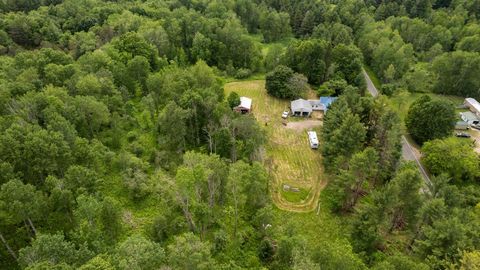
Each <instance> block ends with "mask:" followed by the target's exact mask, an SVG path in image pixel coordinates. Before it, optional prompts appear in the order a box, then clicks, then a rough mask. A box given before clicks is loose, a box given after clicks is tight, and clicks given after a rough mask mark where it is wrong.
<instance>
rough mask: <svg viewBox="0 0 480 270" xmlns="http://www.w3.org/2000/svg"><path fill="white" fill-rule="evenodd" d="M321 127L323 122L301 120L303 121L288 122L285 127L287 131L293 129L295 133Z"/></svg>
mask: <svg viewBox="0 0 480 270" xmlns="http://www.w3.org/2000/svg"><path fill="white" fill-rule="evenodd" d="M322 125H323V121H319V120H303V121H295V122H288V123H287V125H286V126H285V127H286V128H289V129H294V130H296V131H304V130H305V129H312V128H315V127H320V126H322Z"/></svg>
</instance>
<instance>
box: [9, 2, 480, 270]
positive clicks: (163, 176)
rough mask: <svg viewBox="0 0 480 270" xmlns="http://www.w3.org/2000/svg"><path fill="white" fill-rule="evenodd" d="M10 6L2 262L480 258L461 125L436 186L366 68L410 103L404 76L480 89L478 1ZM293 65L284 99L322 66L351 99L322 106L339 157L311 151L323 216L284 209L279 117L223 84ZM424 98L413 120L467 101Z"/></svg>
mask: <svg viewBox="0 0 480 270" xmlns="http://www.w3.org/2000/svg"><path fill="white" fill-rule="evenodd" d="M0 10H1V11H2V16H1V18H0V54H1V56H0V88H1V89H2V90H1V91H0V185H1V188H0V265H1V268H2V269H3V268H5V269H17V268H25V269H74V268H75V269H77V268H78V269H113V268H118V269H163V268H165V269H169V268H172V269H261V268H270V269H290V268H292V269H318V268H322V269H323V268H325V269H365V268H366V266H365V265H364V263H363V262H361V261H360V259H359V258H360V257H361V258H363V259H364V261H365V262H366V263H368V265H369V266H371V265H372V266H373V267H374V269H413V268H419V269H426V266H425V265H424V264H422V263H419V262H417V259H419V260H422V261H423V262H424V263H428V265H429V267H431V268H433V269H444V268H452V267H453V268H460V269H469V268H474V267H475V265H476V256H477V254H476V253H475V252H473V251H474V250H478V249H479V248H480V247H479V244H478V241H476V239H478V238H479V233H478V228H479V226H478V211H477V210H478V209H476V208H475V205H476V204H477V203H478V201H479V198H480V193H479V191H478V187H477V184H476V183H475V182H473V181H472V182H469V183H459V182H458V181H456V182H453V183H449V181H448V180H449V179H448V177H453V178H454V179H455V180H459V179H462V180H467V179H468V180H470V179H472V180H473V179H476V178H477V173H476V171H478V168H477V165H478V157H477V156H476V154H474V153H473V152H472V150H471V148H470V147H469V146H468V145H466V143H465V144H463V143H462V144H460V143H459V142H457V141H455V142H454V140H453V139H447V140H443V141H432V142H427V143H425V149H423V151H424V155H425V158H424V162H425V164H426V165H427V166H430V167H431V168H429V169H430V171H431V172H432V173H433V174H434V175H436V176H435V177H432V182H433V184H432V185H430V186H429V187H428V188H429V191H424V192H421V193H419V192H418V190H419V189H420V184H419V183H421V179H420V178H419V176H418V174H416V170H415V168H412V167H410V166H407V167H403V166H402V167H398V163H399V157H400V154H401V144H400V134H401V132H402V129H401V128H400V127H399V123H398V122H399V120H398V117H397V115H396V114H395V113H394V112H392V111H391V110H390V109H388V103H389V102H388V101H387V100H386V98H385V97H379V98H377V99H371V98H367V97H362V95H363V94H364V93H363V91H364V89H363V88H364V87H363V86H364V85H363V84H362V82H363V81H362V76H361V65H362V63H363V61H365V63H366V64H368V65H369V66H371V67H372V69H373V70H374V71H375V72H376V73H377V74H378V75H379V77H380V78H381V79H382V80H383V82H385V83H386V84H384V89H385V90H391V91H384V93H387V92H392V94H393V99H394V101H395V104H396V105H397V106H398V107H399V111H400V112H402V110H401V108H402V106H403V107H405V106H404V105H406V104H408V100H407V101H405V100H403V99H405V98H406V97H404V96H405V93H406V90H408V91H411V92H430V91H434V92H436V93H441V94H451V95H458V96H465V97H466V96H471V97H477V96H478V89H479V85H480V83H479V82H478V79H477V78H478V76H477V74H478V73H479V72H478V71H479V68H478V66H479V64H478V58H479V57H478V52H479V46H478V43H479V42H478V41H479V38H478V37H479V35H480V28H479V26H478V19H479V16H478V14H480V9H479V5H478V4H477V3H476V2H475V1H447V0H445V1H444V0H441V1H430V0H415V1H413V0H408V1H398V0H395V1H376V2H375V1H366V2H365V1H359V0H347V1H330V2H329V1H309V0H298V1H291V0H286V1H276V0H275V1H272V0H259V1H247V0H232V1H188V0H182V1H101V0H88V1H87V0H85V1H75V0H18V1H12V0H5V1H0ZM292 36H295V37H297V38H299V39H294V38H293V37H292ZM271 42H276V43H271ZM267 43H270V44H267ZM354 44H355V45H354ZM357 45H358V48H357V47H356V46H357ZM281 65H286V66H288V67H289V68H291V70H288V69H287V68H285V67H280V66H281ZM276 67H278V68H283V71H284V72H283V75H282V74H280V75H282V76H283V77H282V76H279V77H282V78H279V77H275V76H273V77H272V76H270V75H271V74H269V76H267V87H269V86H271V85H272V83H271V80H273V81H274V83H273V86H276V87H277V88H278V89H280V90H278V89H277V90H278V91H277V90H275V91H274V92H276V93H274V94H272V95H277V96H280V97H283V98H296V97H300V96H304V95H305V96H306V90H307V89H308V85H307V78H308V80H309V82H310V83H312V84H313V85H314V87H315V88H317V87H318V86H320V85H321V86H320V88H319V91H318V92H319V93H320V94H321V95H337V96H340V98H339V99H338V100H337V101H336V102H335V103H334V104H333V105H332V107H331V109H330V110H329V111H328V113H327V114H326V115H325V118H324V126H323V129H322V141H321V143H322V145H323V146H324V149H322V153H323V154H324V158H323V160H324V162H325V165H326V166H327V167H325V168H319V167H315V166H310V165H309V164H310V163H308V164H306V165H308V166H306V165H305V164H304V163H302V162H300V163H298V164H295V167H299V168H301V169H302V170H303V169H305V170H308V171H318V172H319V173H320V176H324V174H323V170H324V169H325V170H327V171H328V172H329V173H331V175H330V176H328V177H327V176H326V175H325V177H320V178H321V179H320V180H322V181H324V180H325V181H326V180H328V179H330V180H331V181H334V183H330V184H329V186H328V188H327V189H326V190H324V191H322V194H321V195H320V196H317V197H319V198H320V203H319V206H321V207H319V208H318V212H315V213H311V214H310V213H306V214H297V213H289V212H285V211H282V210H279V209H277V208H275V207H273V206H272V205H270V196H269V195H268V190H269V189H270V186H269V183H268V182H269V181H271V180H270V179H269V174H268V173H267V171H266V169H265V168H272V169H273V170H274V169H275V166H277V165H278V164H276V163H275V162H273V163H272V162H271V159H270V158H269V157H266V156H265V153H264V150H263V148H262V144H264V143H265V140H266V136H265V132H267V133H268V132H271V130H269V129H266V130H265V131H264V130H263V129H262V128H261V127H260V126H259V125H258V122H257V120H256V118H258V115H256V114H255V112H253V115H238V114H234V113H232V110H231V107H234V106H235V105H236V104H238V103H237V102H238V97H235V98H234V97H233V96H232V97H230V98H227V99H225V97H224V91H223V80H222V79H221V78H220V77H219V76H220V75H228V76H229V78H231V77H235V78H238V79H245V78H248V77H250V76H251V75H252V74H255V76H256V77H259V78H260V77H262V76H263V74H262V72H263V71H264V70H266V71H274V72H273V73H272V74H274V73H275V72H276V70H274V69H275V68H276ZM285 70H286V71H285ZM294 72H298V73H301V74H305V76H306V77H304V76H303V75H299V74H295V73H294ZM370 73H372V72H370ZM285 74H286V75H285ZM256 83H258V84H260V85H261V84H262V82H256ZM354 85H355V86H358V89H357V88H356V87H355V86H354ZM377 87H378V88H380V86H379V85H377ZM397 88H398V89H397ZM393 90H395V91H393ZM413 96H414V95H412V97H413ZM407 99H408V98H407ZM225 100H227V102H225ZM254 102H258V103H256V104H257V105H258V106H263V105H262V104H261V102H260V100H258V101H254ZM279 104H280V103H279ZM281 104H283V103H281ZM264 105H265V104H264ZM280 106H283V105H280ZM276 107H278V104H276V105H275V104H274V106H273V107H272V109H273V108H276ZM421 107H422V108H428V109H431V110H432V111H433V112H432V111H431V112H430V113H426V114H425V115H423V114H422V113H424V112H423V111H422V113H420V114H419V115H417V114H415V115H414V113H412V115H413V116H412V117H411V119H407V123H416V121H421V120H422V119H423V120H425V122H424V123H421V124H419V125H416V124H418V123H416V124H412V125H411V126H414V127H415V128H418V127H422V126H428V128H427V129H425V130H427V131H425V130H423V131H422V132H420V133H421V135H422V136H423V135H425V136H427V135H428V136H430V135H432V136H434V137H435V138H436V137H437V136H438V137H443V136H447V135H449V134H450V133H451V132H450V129H449V131H448V132H447V129H446V128H445V129H442V130H440V126H445V127H446V126H448V122H449V121H453V120H452V119H453V118H450V114H451V111H452V110H453V109H451V107H447V106H446V105H445V104H443V105H442V104H440V103H436V101H429V104H428V106H421ZM269 108H270V107H269ZM432 108H433V109H432ZM427 114H428V115H430V116H431V117H434V118H431V117H427V116H426V115H427ZM432 115H433V116H432ZM447 118H448V121H447ZM419 119H420V120H419ZM278 121H279V120H278ZM439 121H440V122H439ZM415 128H414V129H415ZM419 129H420V128H419ZM412 134H413V132H412ZM428 139H430V137H429V138H428ZM425 140H427V139H425ZM275 143H277V141H275ZM269 146H270V144H269ZM440 151H443V152H442V154H439V153H440ZM437 152H438V153H437ZM447 160H448V161H449V162H446V161H447ZM451 160H453V161H451ZM257 161H258V162H257ZM427 163H428V164H427ZM443 163H445V164H443ZM447 163H448V164H447ZM434 168H435V169H434ZM292 173H295V175H298V177H299V178H298V180H299V181H300V182H301V181H303V180H305V179H302V177H303V174H302V171H298V172H297V171H295V172H293V171H292ZM440 173H447V174H446V175H437V174H440ZM333 179H335V180H333ZM320 183H321V184H322V185H323V182H320ZM270 192H272V193H274V192H276V191H275V190H273V189H270ZM305 192H306V189H305ZM302 194H303V193H302ZM315 202H316V201H315ZM332 207H333V208H335V207H337V208H342V207H344V210H347V211H348V213H352V216H346V215H334V214H332V213H331V210H332ZM477 208H478V207H477ZM350 222H351V223H352V224H351V225H352V226H350V224H349V223H350ZM187 231H190V232H188V233H186V232H187ZM52 233H55V234H52ZM146 235H148V236H150V237H151V238H152V239H153V240H154V241H158V243H157V242H152V241H151V240H149V239H146V238H145V236H146ZM348 235H350V236H351V239H346V237H347V236H348ZM210 243H212V244H210ZM352 247H353V250H352ZM164 249H165V252H164ZM355 252H358V254H356V253H355ZM400 253H401V254H400ZM392 254H393V256H390V255H392ZM17 257H18V261H17V260H16V258H17Z"/></svg>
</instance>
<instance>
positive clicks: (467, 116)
mask: <svg viewBox="0 0 480 270" xmlns="http://www.w3.org/2000/svg"><path fill="white" fill-rule="evenodd" d="M460 114H461V116H462V119H463V120H464V121H479V120H480V119H478V117H477V116H476V115H475V114H474V113H472V112H461V113H460Z"/></svg>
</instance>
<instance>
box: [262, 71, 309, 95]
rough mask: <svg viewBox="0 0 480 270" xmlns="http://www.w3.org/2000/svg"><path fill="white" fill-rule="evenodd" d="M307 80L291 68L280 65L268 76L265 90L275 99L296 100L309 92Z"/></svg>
mask: <svg viewBox="0 0 480 270" xmlns="http://www.w3.org/2000/svg"><path fill="white" fill-rule="evenodd" d="M307 87H308V85H307V79H306V78H305V77H304V76H302V75H300V74H297V73H294V72H293V70H292V69H290V68H289V67H286V66H283V65H279V66H277V67H276V68H275V70H273V71H272V72H270V73H268V74H267V76H266V85H265V88H266V89H267V92H268V93H269V94H270V95H272V96H275V97H279V98H289V99H294V98H298V97H301V96H302V95H303V93H305V91H306V90H307Z"/></svg>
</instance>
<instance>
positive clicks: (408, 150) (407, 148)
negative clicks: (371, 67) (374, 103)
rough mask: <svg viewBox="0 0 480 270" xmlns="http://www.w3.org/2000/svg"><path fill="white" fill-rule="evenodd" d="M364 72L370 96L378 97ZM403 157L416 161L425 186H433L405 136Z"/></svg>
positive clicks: (375, 89) (403, 139)
mask: <svg viewBox="0 0 480 270" xmlns="http://www.w3.org/2000/svg"><path fill="white" fill-rule="evenodd" d="M362 72H363V76H364V77H365V80H366V82H367V89H368V92H370V94H371V95H372V96H374V97H376V96H378V90H377V88H376V87H375V85H374V84H373V82H372V80H371V79H370V77H369V76H368V74H367V72H365V70H364V69H362ZM402 157H403V159H404V160H409V161H415V163H416V164H417V167H418V170H419V171H420V174H421V175H422V177H423V180H424V181H425V184H427V185H431V183H432V182H431V181H430V177H429V176H428V174H427V172H426V171H425V168H424V167H423V165H422V163H420V160H418V158H417V156H416V155H415V152H414V150H413V146H412V145H411V144H410V143H409V142H408V140H407V138H405V136H403V135H402Z"/></svg>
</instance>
